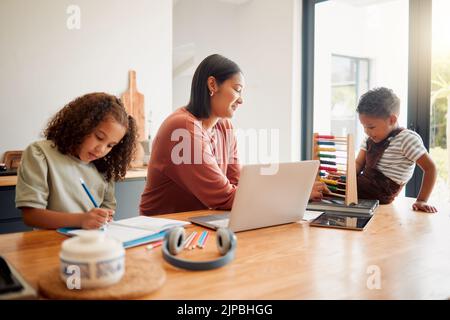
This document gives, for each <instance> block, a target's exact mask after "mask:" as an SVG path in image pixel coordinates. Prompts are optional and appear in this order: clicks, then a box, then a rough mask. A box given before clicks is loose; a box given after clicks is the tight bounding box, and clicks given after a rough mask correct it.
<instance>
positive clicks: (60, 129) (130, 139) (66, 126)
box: [44, 92, 137, 181]
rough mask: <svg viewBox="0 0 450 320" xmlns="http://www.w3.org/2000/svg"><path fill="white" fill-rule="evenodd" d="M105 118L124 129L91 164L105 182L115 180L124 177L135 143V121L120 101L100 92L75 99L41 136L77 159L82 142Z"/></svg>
mask: <svg viewBox="0 0 450 320" xmlns="http://www.w3.org/2000/svg"><path fill="white" fill-rule="evenodd" d="M107 117H112V118H113V119H114V120H116V121H117V122H118V123H120V124H121V125H123V126H124V127H125V128H126V129H127V130H126V133H125V136H124V137H123V138H122V140H120V142H119V143H118V144H117V145H115V146H114V147H113V148H112V149H111V151H110V152H109V153H108V154H107V155H106V156H104V157H103V158H100V159H97V160H95V161H93V163H94V165H95V167H96V168H97V170H98V171H99V172H100V173H102V174H103V175H104V177H105V179H106V180H107V181H111V180H112V179H113V180H115V181H117V180H120V179H123V178H125V174H126V172H127V170H128V168H129V165H130V162H131V160H132V159H133V157H134V153H135V143H136V140H137V128H136V121H135V120H134V119H133V117H131V116H130V115H127V112H126V111H125V108H124V106H123V103H122V101H121V100H120V99H119V98H117V97H115V96H113V95H109V94H107V93H102V92H95V93H89V94H86V95H84V96H81V97H78V98H76V99H75V100H73V101H71V102H69V103H68V104H67V105H66V106H65V107H64V108H62V109H61V110H60V111H59V112H58V113H57V114H56V115H55V116H54V117H53V118H52V119H51V120H50V121H49V123H48V125H47V128H46V129H45V130H44V135H45V137H46V138H47V139H48V140H51V141H53V142H54V144H55V145H56V147H57V148H58V150H59V151H60V152H61V153H63V154H70V155H72V156H77V155H78V152H79V148H80V146H81V144H82V143H83V141H84V139H85V138H86V137H87V136H88V135H89V134H91V133H92V132H93V130H94V129H95V128H96V127H97V126H98V125H99V124H100V123H101V122H102V121H103V120H105V118H107Z"/></svg>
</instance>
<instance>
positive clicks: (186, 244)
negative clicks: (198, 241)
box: [184, 231, 197, 249]
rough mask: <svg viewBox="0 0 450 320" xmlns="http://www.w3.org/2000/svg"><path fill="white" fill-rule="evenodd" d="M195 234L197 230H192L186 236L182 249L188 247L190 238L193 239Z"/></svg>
mask: <svg viewBox="0 0 450 320" xmlns="http://www.w3.org/2000/svg"><path fill="white" fill-rule="evenodd" d="M196 234H197V231H193V232H192V233H191V234H190V235H189V237H187V239H186V241H184V249H188V248H189V246H190V245H191V242H192V239H194V237H195V235H196Z"/></svg>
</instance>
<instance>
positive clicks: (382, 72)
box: [314, 0, 409, 147]
mask: <svg viewBox="0 0 450 320" xmlns="http://www.w3.org/2000/svg"><path fill="white" fill-rule="evenodd" d="M346 2H351V1H344V0H340V1H339V2H338V1H337V0H331V1H327V2H322V3H320V4H318V5H317V6H316V26H315V32H316V34H315V66H314V68H315V70H314V78H315V79H314V88H315V90H314V108H315V110H314V113H315V117H314V128H315V131H316V132H322V133H326V132H330V121H331V112H330V110H331V55H332V54H341V55H346V56H353V57H359V58H369V59H370V60H371V71H370V72H371V76H370V86H371V88H373V87H379V86H384V87H388V88H391V89H393V90H394V92H395V93H396V94H397V95H398V96H399V98H400V100H401V112H400V125H402V126H406V116H407V103H408V102H407V94H408V19H409V18H408V14H409V11H408V0H392V1H376V2H372V1H368V3H369V5H362V4H360V3H359V1H358V2H355V3H356V4H358V5H350V4H348V3H346ZM370 3H371V4H370ZM355 109H356V105H355ZM357 129H358V131H359V134H358V135H357V139H356V140H357V143H356V146H357V147H358V146H359V141H361V139H362V138H363V130H362V127H361V125H360V124H359V122H357Z"/></svg>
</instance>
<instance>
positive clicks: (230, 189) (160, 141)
mask: <svg viewBox="0 0 450 320" xmlns="http://www.w3.org/2000/svg"><path fill="white" fill-rule="evenodd" d="M239 174H240V165H239V161H238V156H237V145H236V137H235V134H234V131H233V126H232V124H231V121H230V120H228V119H221V120H219V121H218V122H217V124H216V125H215V126H214V127H213V128H212V130H211V131H208V130H206V129H204V128H203V126H202V123H201V121H200V120H198V119H197V118H196V117H194V116H193V115H192V114H191V113H190V112H189V111H187V109H186V108H180V109H178V110H176V111H175V112H174V113H172V114H171V115H170V116H169V117H168V118H167V119H166V120H165V121H164V122H163V123H162V125H161V127H160V128H159V131H158V133H157V135H156V137H155V139H154V141H153V146H152V154H151V158H150V162H149V166H148V172H147V184H146V186H145V190H144V192H143V193H142V196H141V203H140V212H141V214H143V215H154V214H162V213H172V212H182V211H192V210H201V209H208V208H210V209H225V210H227V209H228V210H229V209H231V207H232V204H233V200H234V194H235V192H236V188H237V184H238V181H239Z"/></svg>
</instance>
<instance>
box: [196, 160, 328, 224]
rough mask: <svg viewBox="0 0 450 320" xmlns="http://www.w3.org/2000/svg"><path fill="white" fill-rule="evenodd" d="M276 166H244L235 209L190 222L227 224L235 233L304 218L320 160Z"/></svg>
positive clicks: (234, 205) (197, 218) (235, 199)
mask: <svg viewBox="0 0 450 320" xmlns="http://www.w3.org/2000/svg"><path fill="white" fill-rule="evenodd" d="M276 165H277V166H278V170H268V168H269V167H268V166H269V165H267V164H265V165H260V164H258V165H245V166H243V168H242V171H241V177H240V179H239V187H238V189H237V190H236V195H235V198H234V203H233V208H232V210H231V211H225V213H223V214H213V215H207V216H197V217H191V218H190V219H189V221H191V222H192V223H195V224H199V225H202V226H205V227H208V228H211V229H218V228H220V227H225V228H226V227H228V228H230V229H231V230H233V231H234V232H236V231H244V230H251V229H257V228H263V227H269V226H274V225H279V224H285V223H290V222H295V221H299V220H301V219H302V218H303V214H304V212H305V209H306V205H307V203H308V200H309V195H310V194H311V190H312V187H313V184H314V180H315V177H316V175H317V170H318V169H319V161H317V160H313V161H301V162H292V163H279V164H272V167H271V168H272V169H273V168H274V166H276ZM275 168H276V167H275ZM270 171H272V172H270Z"/></svg>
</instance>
